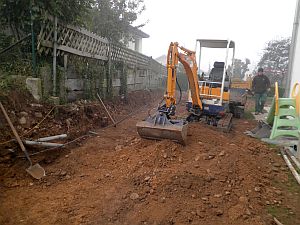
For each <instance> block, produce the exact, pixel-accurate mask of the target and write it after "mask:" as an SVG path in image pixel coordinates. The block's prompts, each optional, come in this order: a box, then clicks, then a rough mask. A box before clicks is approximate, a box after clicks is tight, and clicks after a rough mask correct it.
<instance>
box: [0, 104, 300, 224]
mask: <svg viewBox="0 0 300 225" xmlns="http://www.w3.org/2000/svg"><path fill="white" fill-rule="evenodd" d="M183 105H184V103H183ZM146 115H147V110H143V112H141V113H140V114H137V115H134V116H133V117H131V118H129V119H128V120H125V121H124V122H122V123H121V124H119V125H118V126H117V128H114V127H110V128H108V129H105V130H101V129H100V130H98V131H97V132H98V135H97V136H95V137H93V138H89V139H86V140H84V141H82V142H80V143H79V144H80V145H78V147H74V148H70V149H68V150H64V151H63V152H60V156H59V157H58V158H56V159H55V160H52V161H51V160H50V161H48V162H46V161H45V160H43V161H41V162H40V163H41V165H42V166H43V167H45V169H46V173H47V176H46V177H45V178H43V179H42V180H40V181H37V180H33V179H32V178H31V177H30V176H29V175H28V174H26V172H25V171H24V170H23V169H22V168H24V161H21V160H19V161H18V162H17V163H16V164H15V165H14V166H11V165H8V164H3V163H2V164H0V168H1V174H2V176H1V185H2V186H1V192H0V198H1V202H2V203H3V204H1V206H0V223H1V224H16V223H17V224H37V223H38V224H111V225H112V224H117V225H118V224H120V225H121V224H122V225H123V224H128V225H129V224H130V225H131V224H150V225H154V224H162V225H164V224H168V225H169V224H211V225H219V224H220V225H223V224H224V225H225V224H226V225H227V224H249V225H250V224H251V225H256V224H257V225H259V224H272V222H271V221H272V217H271V215H270V214H269V213H270V212H271V211H272V210H273V211H272V212H275V211H274V210H278V209H282V210H284V212H285V213H284V214H279V215H281V216H282V217H279V219H285V222H286V221H288V222H286V223H284V224H286V225H289V224H290V225H292V224H300V217H299V216H300V212H299V200H300V197H299V196H300V192H299V188H298V187H297V188H298V189H296V188H295V187H294V186H292V183H290V179H289V177H288V174H289V173H288V171H287V167H286V166H285V164H284V162H283V160H282V159H281V157H280V156H278V155H277V149H274V148H271V147H269V146H267V145H265V144H263V143H261V142H259V141H258V140H255V139H252V138H250V137H248V136H246V135H244V134H243V132H244V131H245V130H247V129H250V128H252V127H253V126H254V125H255V122H253V121H248V120H243V119H240V120H235V121H234V128H233V131H232V132H230V133H220V131H218V130H217V129H215V128H214V127H211V126H208V125H206V124H202V123H193V124H190V125H189V132H188V142H187V145H186V146H182V145H179V144H176V143H174V142H171V141H168V140H163V141H152V140H144V139H141V138H140V137H139V136H138V135H137V132H136V127H135V124H136V122H137V121H139V120H141V119H143V118H144V117H145V116H146ZM45 154H46V153H45ZM44 157H46V156H45V155H44ZM39 159H42V156H39V157H35V158H34V160H39ZM292 189H294V191H293V192H289V191H287V190H292ZM291 193H293V195H292V194H291ZM7 211H9V212H10V214H7V213H6V212H7ZM283 222H284V221H283Z"/></svg>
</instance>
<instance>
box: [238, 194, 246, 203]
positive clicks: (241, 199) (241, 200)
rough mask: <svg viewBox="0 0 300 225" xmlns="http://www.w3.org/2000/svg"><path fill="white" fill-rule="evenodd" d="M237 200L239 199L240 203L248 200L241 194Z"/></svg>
mask: <svg viewBox="0 0 300 225" xmlns="http://www.w3.org/2000/svg"><path fill="white" fill-rule="evenodd" d="M239 201H240V202H241V203H247V202H248V198H247V197H245V196H241V197H239Z"/></svg>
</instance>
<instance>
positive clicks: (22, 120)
mask: <svg viewBox="0 0 300 225" xmlns="http://www.w3.org/2000/svg"><path fill="white" fill-rule="evenodd" d="M26 123H27V120H26V118H25V117H24V116H22V117H21V118H20V119H19V124H21V125H25V124H26Z"/></svg>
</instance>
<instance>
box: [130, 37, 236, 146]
mask: <svg viewBox="0 0 300 225" xmlns="http://www.w3.org/2000/svg"><path fill="white" fill-rule="evenodd" d="M195 55H196V52H194V51H191V50H188V49H186V48H184V47H182V46H179V44H178V43H177V42H174V43H173V42H171V43H170V46H169V50H168V54H167V90H166V93H165V95H164V99H163V101H162V102H163V103H161V104H160V105H159V106H158V109H157V111H156V113H155V115H153V116H151V115H149V117H148V118H146V119H145V120H144V121H139V122H138V123H137V124H136V126H137V131H138V134H139V135H140V136H141V137H142V138H147V139H157V140H161V139H170V140H173V141H176V142H179V143H181V144H183V145H185V143H186V139H187V126H188V122H192V121H199V120H200V119H201V118H205V119H206V120H207V121H208V123H210V124H212V125H216V126H218V127H219V128H223V129H225V130H229V129H230V127H231V121H232V114H231V113H230V112H227V111H228V110H227V108H228V107H227V106H228V105H227V104H226V102H225V101H223V102H222V99H223V98H222V97H220V99H221V101H212V97H211V93H214V95H218V96H220V95H223V96H227V97H228V89H227V91H221V86H220V87H219V86H216V85H215V86H207V87H206V88H205V89H204V90H202V91H201V90H200V88H199V80H198V74H197V70H198V67H197V63H196V56H195ZM178 62H180V63H182V65H183V67H184V69H185V72H186V75H187V78H188V83H189V89H190V96H189V99H190V101H188V102H187V110H188V112H189V115H188V117H187V118H186V119H184V120H183V119H180V120H178V119H175V112H176V104H177V102H176V96H175V95H176V70H177V66H178ZM223 83H224V80H223ZM223 87H224V85H222V88H223ZM223 90H224V88H223ZM203 91H204V92H206V91H207V92H209V93H210V94H208V95H203V94H202V95H201V92H203ZM214 98H215V97H214ZM214 100H215V99H214ZM203 101H204V102H205V104H204V103H203ZM212 121H213V122H212Z"/></svg>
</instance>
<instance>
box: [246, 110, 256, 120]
mask: <svg viewBox="0 0 300 225" xmlns="http://www.w3.org/2000/svg"><path fill="white" fill-rule="evenodd" d="M244 118H245V119H247V120H254V119H255V117H254V115H253V114H252V113H251V111H245V112H244Z"/></svg>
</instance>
